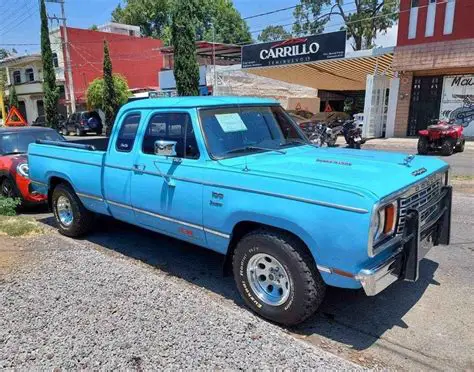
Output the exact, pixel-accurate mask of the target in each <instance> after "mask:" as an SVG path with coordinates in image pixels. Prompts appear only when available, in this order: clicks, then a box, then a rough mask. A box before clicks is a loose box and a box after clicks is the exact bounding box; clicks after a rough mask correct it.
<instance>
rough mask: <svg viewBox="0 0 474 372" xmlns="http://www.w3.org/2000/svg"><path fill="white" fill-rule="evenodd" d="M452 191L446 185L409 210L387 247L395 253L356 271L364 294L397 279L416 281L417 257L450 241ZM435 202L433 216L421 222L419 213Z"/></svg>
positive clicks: (374, 291) (377, 291)
mask: <svg viewBox="0 0 474 372" xmlns="http://www.w3.org/2000/svg"><path fill="white" fill-rule="evenodd" d="M452 193H453V192H452V188H451V186H445V187H443V190H442V192H441V194H440V196H439V198H437V199H436V200H434V201H433V202H431V203H429V205H427V206H424V207H423V209H422V210H416V209H410V210H408V213H407V218H406V223H405V231H404V233H403V236H400V237H397V238H395V239H394V241H393V243H392V244H391V246H390V247H389V248H387V249H388V250H390V251H392V252H394V253H393V254H392V255H391V256H389V258H387V259H386V260H384V261H383V262H382V263H380V264H378V265H376V266H374V267H372V268H369V269H363V270H361V271H360V272H359V274H358V275H356V279H357V280H359V281H360V283H361V284H362V287H363V288H364V291H365V293H366V294H367V296H375V295H376V294H378V293H380V292H381V291H383V290H384V289H385V288H387V287H388V286H389V285H391V284H392V283H394V282H396V281H398V280H407V281H416V280H417V279H418V275H419V265H420V261H421V259H422V258H423V257H424V256H425V255H426V253H427V252H428V251H429V250H430V249H431V248H432V247H433V246H437V245H439V244H444V245H448V244H449V239H450V233H451V204H452ZM436 205H439V208H438V209H437V213H436V214H435V216H434V217H433V218H431V219H429V220H428V221H425V222H424V224H423V225H422V224H421V221H420V216H421V215H422V213H423V212H424V211H426V210H430V208H433V207H435V206H436Z"/></svg>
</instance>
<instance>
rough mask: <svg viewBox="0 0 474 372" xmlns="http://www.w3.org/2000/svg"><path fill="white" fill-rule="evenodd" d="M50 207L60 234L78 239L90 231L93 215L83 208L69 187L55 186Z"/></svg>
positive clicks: (63, 185)
mask: <svg viewBox="0 0 474 372" xmlns="http://www.w3.org/2000/svg"><path fill="white" fill-rule="evenodd" d="M52 205H53V213H54V217H55V218H56V222H57V223H58V229H59V232H60V233H61V234H63V235H66V236H70V237H78V236H81V235H84V234H86V233H87V232H89V231H90V230H91V228H92V224H93V223H94V220H95V215H94V214H93V213H92V212H90V211H88V210H87V209H86V208H85V207H84V205H83V204H82V202H81V200H80V199H79V197H78V196H77V195H76V193H75V192H74V190H73V189H72V188H71V187H70V186H69V185H65V184H60V185H58V186H56V188H55V189H54V190H53V196H52Z"/></svg>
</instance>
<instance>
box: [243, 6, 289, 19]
mask: <svg viewBox="0 0 474 372" xmlns="http://www.w3.org/2000/svg"><path fill="white" fill-rule="evenodd" d="M297 6H298V5H294V6H289V7H287V8H281V9H275V10H271V11H269V12H265V13H260V14H255V15H251V16H248V17H244V18H242V19H243V20H247V19H252V18H258V17H263V16H266V15H269V14H275V13H280V12H284V11H285V10H291V9H295V8H296V7H297Z"/></svg>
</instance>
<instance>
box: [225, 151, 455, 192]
mask: <svg viewBox="0 0 474 372" xmlns="http://www.w3.org/2000/svg"><path fill="white" fill-rule="evenodd" d="M407 156H408V154H403V153H394V152H384V151H370V150H352V149H339V148H314V147H310V146H304V147H298V148H291V149H288V151H287V153H286V154H279V153H277V152H265V153H259V154H253V155H249V156H245V157H236V158H231V159H226V160H223V161H220V163H221V164H222V165H224V166H229V167H232V168H236V169H239V168H240V169H246V170H247V171H248V172H251V173H254V174H255V173H258V174H260V175H262V176H268V177H273V178H274V177H278V178H283V179H287V180H289V181H294V182H306V183H308V182H310V183H313V184H314V185H317V186H322V187H327V188H334V187H337V188H339V189H346V190H347V191H358V192H365V193H367V194H369V195H371V196H373V197H375V198H377V199H380V198H382V197H384V196H387V195H389V194H391V193H393V192H396V191H398V190H400V189H402V188H404V187H407V186H408V185H410V184H413V183H415V182H418V181H420V180H422V179H423V178H425V177H426V176H428V175H430V174H433V173H434V172H436V171H439V170H441V169H443V168H447V167H448V165H447V163H445V162H444V161H442V160H440V159H438V158H436V157H434V156H421V155H415V156H414V158H413V160H412V161H411V162H410V163H409V164H408V165H407V164H405V159H406V158H407Z"/></svg>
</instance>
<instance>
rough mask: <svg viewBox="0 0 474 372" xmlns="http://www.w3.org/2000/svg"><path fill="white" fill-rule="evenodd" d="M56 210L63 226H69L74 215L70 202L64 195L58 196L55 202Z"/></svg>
mask: <svg viewBox="0 0 474 372" xmlns="http://www.w3.org/2000/svg"><path fill="white" fill-rule="evenodd" d="M56 210H57V212H58V218H59V221H60V222H61V224H63V225H64V226H70V225H71V224H72V222H73V221H74V216H73V214H72V208H71V202H70V201H69V199H68V198H66V197H65V196H60V197H59V198H58V202H57V204H56Z"/></svg>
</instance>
